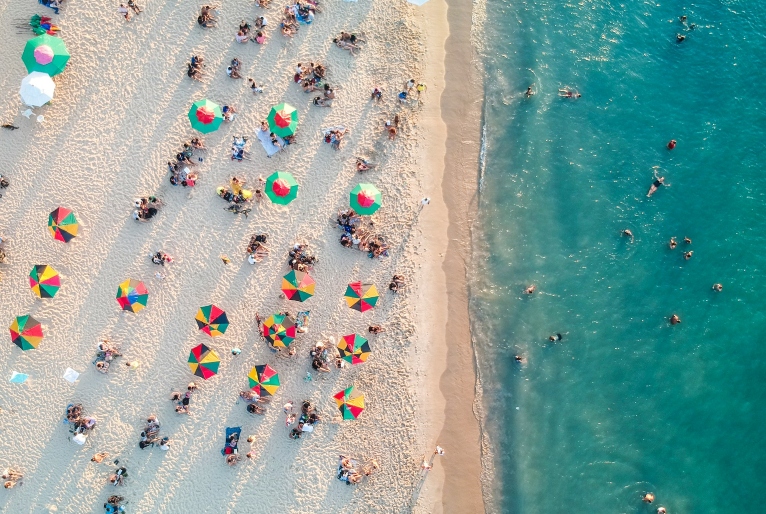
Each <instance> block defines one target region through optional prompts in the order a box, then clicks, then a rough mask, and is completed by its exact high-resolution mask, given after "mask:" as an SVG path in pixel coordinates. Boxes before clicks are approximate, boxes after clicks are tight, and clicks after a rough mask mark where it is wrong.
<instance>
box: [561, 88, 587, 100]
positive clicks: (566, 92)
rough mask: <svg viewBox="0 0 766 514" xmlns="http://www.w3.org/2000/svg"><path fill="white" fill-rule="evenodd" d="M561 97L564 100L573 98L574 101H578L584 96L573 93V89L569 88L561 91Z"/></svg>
mask: <svg viewBox="0 0 766 514" xmlns="http://www.w3.org/2000/svg"><path fill="white" fill-rule="evenodd" d="M559 96H560V97H562V98H572V99H573V100H577V99H578V98H580V97H581V96H582V95H581V94H580V93H578V92H577V91H572V90H571V89H569V88H568V87H567V88H564V89H559Z"/></svg>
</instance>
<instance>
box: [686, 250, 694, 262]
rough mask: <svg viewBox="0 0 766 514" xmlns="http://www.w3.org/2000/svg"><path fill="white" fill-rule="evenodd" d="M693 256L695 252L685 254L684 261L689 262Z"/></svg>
mask: <svg viewBox="0 0 766 514" xmlns="http://www.w3.org/2000/svg"><path fill="white" fill-rule="evenodd" d="M692 254H694V252H686V253H685V254H684V259H686V260H687V261H688V260H689V259H691V258H692Z"/></svg>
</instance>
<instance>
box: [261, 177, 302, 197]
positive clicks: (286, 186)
mask: <svg viewBox="0 0 766 514" xmlns="http://www.w3.org/2000/svg"><path fill="white" fill-rule="evenodd" d="M266 195H267V196H268V197H269V198H270V199H271V201H272V202H274V203H277V204H279V205H287V204H288V203H290V202H292V201H293V200H295V198H296V197H297V196H298V183H297V182H296V181H295V178H294V177H293V175H292V174H291V173H288V172H286V171H275V172H274V173H272V174H271V175H269V178H267V179H266Z"/></svg>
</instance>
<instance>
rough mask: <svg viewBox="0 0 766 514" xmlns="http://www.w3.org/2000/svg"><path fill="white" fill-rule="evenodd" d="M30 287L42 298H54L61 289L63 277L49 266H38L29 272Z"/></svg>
mask: <svg viewBox="0 0 766 514" xmlns="http://www.w3.org/2000/svg"><path fill="white" fill-rule="evenodd" d="M29 287H30V288H32V291H33V292H34V293H35V294H36V295H37V296H38V297H40V298H53V297H54V296H56V293H58V291H59V288H60V287H61V277H60V276H59V273H58V271H56V270H55V269H53V268H52V267H50V266H48V265H47V264H38V265H37V266H35V267H34V268H32V271H30V272H29Z"/></svg>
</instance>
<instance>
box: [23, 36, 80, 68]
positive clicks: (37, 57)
mask: <svg viewBox="0 0 766 514" xmlns="http://www.w3.org/2000/svg"><path fill="white" fill-rule="evenodd" d="M21 60H22V61H24V66H26V67H27V71H28V72H29V73H32V72H33V71H41V72H43V73H47V74H48V75H50V76H51V77H52V76H54V75H58V74H59V73H61V72H62V71H64V68H65V67H66V63H67V62H68V61H69V51H68V50H67V49H66V45H65V44H64V41H63V40H62V39H61V38H57V37H53V36H49V35H48V34H42V35H40V36H37V37H35V38H32V39H30V40H29V41H27V44H26V45H25V46H24V51H23V52H22V53H21Z"/></svg>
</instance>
